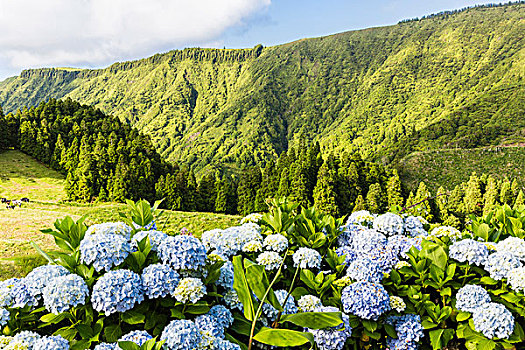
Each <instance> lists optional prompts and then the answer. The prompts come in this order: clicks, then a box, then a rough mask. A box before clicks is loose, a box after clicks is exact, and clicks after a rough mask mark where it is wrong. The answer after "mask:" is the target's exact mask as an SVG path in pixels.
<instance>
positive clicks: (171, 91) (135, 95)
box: [0, 5, 525, 169]
mask: <svg viewBox="0 0 525 350" xmlns="http://www.w3.org/2000/svg"><path fill="white" fill-rule="evenodd" d="M524 17H525V5H513V6H505V7H498V8H479V9H471V10H468V11H465V12H462V13H459V14H456V15H452V16H447V17H436V18H432V19H426V20H422V21H417V22H409V23H403V24H398V25H394V26H389V27H382V28H371V29H366V30H360V31H353V32H346V33H341V34H337V35H333V36H329V37H322V38H313V39H305V40H299V41H296V42H293V43H289V44H285V45H280V46H275V47H269V48H265V49H264V50H262V53H261V54H260V55H257V56H253V55H252V56H249V57H242V58H240V59H239V58H238V57H237V56H239V55H240V56H242V55H241V53H242V52H244V51H235V50H230V51H228V52H223V51H222V50H200V51H199V50H194V52H196V53H199V52H201V53H202V54H199V55H198V57H197V56H195V55H194V56H191V57H190V56H184V57H180V56H181V55H182V54H181V52H180V51H173V52H169V53H166V54H162V55H156V56H153V57H151V58H148V59H144V60H140V61H136V62H128V63H123V64H116V65H113V66H111V67H108V68H107V69H102V70H95V71H74V70H73V71H71V70H69V71H65V70H30V71H25V72H24V73H23V74H22V75H21V76H20V77H15V78H10V79H8V80H6V81H4V82H0V105H2V106H3V108H4V110H6V111H12V110H16V109H17V108H21V106H23V105H27V104H29V105H34V104H37V103H38V102H40V101H42V100H45V99H47V98H49V97H64V96H68V97H71V98H74V99H77V100H79V101H80V102H82V103H87V104H93V105H95V106H97V107H99V108H101V109H102V110H104V111H105V112H109V113H111V114H114V115H116V116H118V117H120V118H122V119H124V120H127V121H130V122H131V123H133V124H135V125H137V126H138V127H139V128H140V129H141V130H143V131H146V132H148V133H150V134H151V135H152V136H153V139H154V140H155V142H156V143H157V145H158V147H159V150H160V151H161V152H162V153H163V154H164V155H166V156H168V157H169V158H170V159H173V160H178V161H183V162H188V163H192V164H195V165H196V167H197V169H202V168H205V167H210V166H213V165H214V162H226V163H229V165H231V166H233V167H239V166H242V165H243V164H249V163H252V162H253V161H254V160H263V159H267V158H268V157H270V156H274V155H276V154H277V153H279V152H280V151H282V150H285V149H287V147H288V146H289V144H290V143H292V142H294V140H295V139H297V138H298V137H300V135H301V134H302V135H304V136H305V137H306V138H308V139H310V140H319V141H320V142H321V144H322V145H323V146H324V147H325V148H327V149H334V150H336V151H342V150H347V149H350V148H354V147H358V148H359V149H360V150H361V151H362V152H363V153H364V154H365V155H369V156H373V155H375V154H376V153H381V152H383V150H385V149H387V148H388V147H389V145H390V144H391V141H392V139H394V138H402V137H403V135H406V131H407V130H411V129H412V128H415V129H416V130H422V129H425V128H428V127H429V126H430V125H435V124H439V123H440V121H442V120H445V119H447V118H449V117H450V116H451V115H455V114H457V113H461V112H462V111H471V110H472V109H474V110H475V113H477V114H476V115H477V116H478V117H477V119H476V125H468V126H464V127H462V128H461V130H462V131H465V130H466V131H467V132H466V134H467V135H468V130H469V128H471V127H476V128H477V129H482V128H483V126H484V125H486V124H491V125H492V124H494V123H496V124H498V123H499V122H501V121H505V123H506V124H508V125H510V126H511V127H510V129H508V130H507V128H501V130H502V132H504V135H497V137H494V138H493V139H490V140H485V141H484V142H485V143H484V144H483V145H487V144H497V143H498V142H500V141H501V140H503V139H512V140H516V141H520V140H522V139H523V138H524V136H523V135H524V134H523V130H524V129H525V121H524V120H523V118H522V116H523V113H524V107H523V101H524V100H525V95H524V94H525V80H524V79H523V78H524V74H525V48H524V45H523V44H524V38H523V35H522V33H523V31H524V30H525V20H524V19H523V18H524ZM214 55H226V56H227V58H220V57H219V58H217V57H215V58H214V57H212V56H214ZM228 55H229V56H228ZM235 55H237V56H235ZM234 56H235V57H234ZM228 57H229V58H228ZM457 129H459V127H457ZM496 129H497V130H499V129H498V128H497V126H496ZM461 135H463V134H461ZM451 137H452V138H454V137H455V135H454V134H453V135H452V136H451ZM450 141H451V140H450V137H449V136H447V138H445V139H438V140H435V141H432V142H426V140H422V142H421V143H419V144H417V145H414V149H416V150H425V149H432V148H441V147H443V146H446V145H448V143H450Z"/></svg>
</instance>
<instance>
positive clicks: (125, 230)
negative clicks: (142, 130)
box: [85, 222, 133, 240]
mask: <svg viewBox="0 0 525 350" xmlns="http://www.w3.org/2000/svg"><path fill="white" fill-rule="evenodd" d="M131 231H133V229H132V228H131V227H129V226H128V225H127V224H125V223H123V222H104V223H102V224H95V225H91V226H89V227H88V229H87V231H86V234H85V237H88V236H91V235H96V234H103V235H109V234H112V235H119V236H122V237H124V238H126V240H129V239H130V237H131Z"/></svg>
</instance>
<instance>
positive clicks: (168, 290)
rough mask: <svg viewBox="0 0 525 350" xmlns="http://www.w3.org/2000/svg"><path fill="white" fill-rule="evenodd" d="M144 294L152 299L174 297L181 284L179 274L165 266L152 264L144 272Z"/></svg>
mask: <svg viewBox="0 0 525 350" xmlns="http://www.w3.org/2000/svg"><path fill="white" fill-rule="evenodd" d="M141 278H142V285H143V287H144V293H145V294H146V295H147V296H148V298H150V299H155V298H164V297H165V296H167V295H168V294H170V295H174V294H175V288H177V285H178V283H179V274H178V273H177V271H175V270H174V269H172V268H171V267H170V266H168V265H165V264H152V265H149V266H146V268H144V270H143V271H142V276H141Z"/></svg>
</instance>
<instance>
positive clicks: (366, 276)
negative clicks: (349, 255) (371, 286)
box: [347, 256, 383, 283]
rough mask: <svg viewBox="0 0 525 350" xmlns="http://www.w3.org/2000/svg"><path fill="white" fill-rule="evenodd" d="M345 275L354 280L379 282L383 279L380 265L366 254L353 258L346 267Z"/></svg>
mask: <svg viewBox="0 0 525 350" xmlns="http://www.w3.org/2000/svg"><path fill="white" fill-rule="evenodd" d="M347 275H348V277H350V278H351V279H353V280H354V281H363V282H372V283H380V282H381V281H382V280H383V270H382V268H381V266H379V264H378V263H377V262H375V261H373V260H371V259H370V258H368V257H366V256H363V257H359V258H357V259H356V260H354V261H353V262H352V263H351V264H350V266H349V267H348V270H347Z"/></svg>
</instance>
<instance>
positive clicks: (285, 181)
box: [277, 168, 290, 198]
mask: <svg viewBox="0 0 525 350" xmlns="http://www.w3.org/2000/svg"><path fill="white" fill-rule="evenodd" d="M289 195H290V175H289V171H288V168H284V169H283V171H282V172H281V178H280V180H279V190H278V191H277V197H279V198H280V197H288V196H289Z"/></svg>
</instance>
